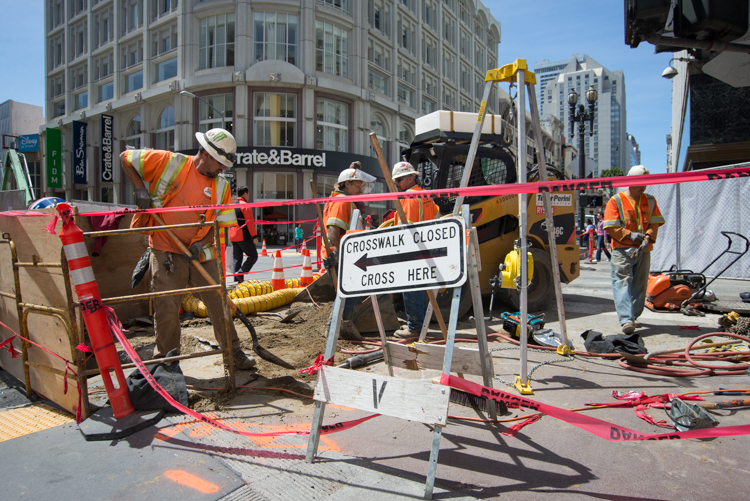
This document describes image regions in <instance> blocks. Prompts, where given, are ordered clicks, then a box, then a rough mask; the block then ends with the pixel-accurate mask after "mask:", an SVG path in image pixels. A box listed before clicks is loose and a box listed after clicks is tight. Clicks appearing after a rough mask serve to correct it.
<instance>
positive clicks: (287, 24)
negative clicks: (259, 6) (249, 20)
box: [254, 12, 298, 65]
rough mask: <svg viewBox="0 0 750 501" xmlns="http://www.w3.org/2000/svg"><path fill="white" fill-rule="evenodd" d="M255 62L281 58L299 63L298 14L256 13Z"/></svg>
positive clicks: (292, 62)
mask: <svg viewBox="0 0 750 501" xmlns="http://www.w3.org/2000/svg"><path fill="white" fill-rule="evenodd" d="M254 19H255V62H258V61H265V60H268V59H279V60H281V61H287V62H289V63H291V64H295V65H296V64H297V33H298V30H297V22H298V20H297V16H295V15H292V14H282V13H278V12H256V13H255V17H254Z"/></svg>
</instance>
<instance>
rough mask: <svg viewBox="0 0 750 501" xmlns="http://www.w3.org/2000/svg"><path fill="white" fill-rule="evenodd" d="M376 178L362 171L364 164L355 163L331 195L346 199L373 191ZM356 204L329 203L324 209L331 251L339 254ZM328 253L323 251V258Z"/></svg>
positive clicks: (342, 173)
mask: <svg viewBox="0 0 750 501" xmlns="http://www.w3.org/2000/svg"><path fill="white" fill-rule="evenodd" d="M375 179H376V178H375V177H374V176H371V175H370V174H368V173H366V172H364V171H363V170H362V164H361V163H359V162H353V163H352V164H351V165H350V166H349V168H348V169H344V170H343V171H342V172H341V174H339V178H338V181H337V182H336V184H335V186H334V190H333V192H332V193H331V196H332V197H345V196H349V195H360V194H362V193H369V192H370V191H372V187H373V183H374V182H375ZM353 209H354V204H353V203H352V202H347V201H343V200H342V201H341V202H338V201H337V202H328V203H327V204H326V205H325V209H323V224H325V226H326V231H327V233H328V240H329V242H330V244H331V250H332V251H334V252H336V253H338V249H339V243H340V241H341V237H343V236H344V235H345V234H346V232H347V231H349V223H350V222H351V217H352V211H353ZM327 255H328V253H327V252H326V250H325V249H323V257H327Z"/></svg>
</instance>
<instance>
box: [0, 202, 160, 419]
mask: <svg viewBox="0 0 750 501" xmlns="http://www.w3.org/2000/svg"><path fill="white" fill-rule="evenodd" d="M105 210H109V207H107V208H106V209H105ZM36 212H45V213H50V212H54V209H42V210H41V211H36ZM130 217H131V216H125V217H124V218H123V219H122V220H121V221H120V227H121V228H127V227H129V225H130ZM51 221H52V218H51V217H47V216H44V217H19V216H12V215H9V214H5V213H0V231H2V232H7V233H8V234H9V235H10V237H11V239H12V241H13V242H14V244H15V247H16V252H17V254H18V260H19V261H20V262H31V261H32V259H33V256H37V257H38V259H39V262H41V263H60V261H61V256H62V254H61V252H62V241H61V240H60V237H59V236H57V235H51V234H49V233H47V232H46V231H45V230H44V229H45V227H46V226H47V225H48V224H49V223H50V222H51ZM76 224H77V225H78V226H79V227H80V228H81V229H82V230H83V231H91V226H90V224H89V221H88V218H86V217H82V216H77V217H76ZM61 228H62V223H61V222H60V221H58V222H57V225H56V228H55V230H56V232H57V233H59V232H60V229H61ZM93 245H94V239H92V238H87V239H86V246H87V248H88V250H89V254H90V253H91V248H92V247H93ZM147 246H148V240H147V237H145V236H143V235H140V234H132V235H124V236H116V237H110V238H109V241H108V242H107V243H106V244H105V245H104V246H103V247H102V252H101V254H100V255H99V256H98V257H92V258H91V265H92V268H93V270H94V276H95V277H96V280H97V283H98V284H99V289H100V293H101V295H102V297H104V298H106V297H113V296H124V295H131V294H138V293H142V292H148V290H149V281H150V278H149V276H148V275H147V276H146V277H145V278H144V280H143V282H141V284H140V285H139V286H138V287H137V288H136V289H131V288H130V282H131V280H130V276H131V275H132V271H133V267H134V266H135V264H136V263H137V262H138V259H139V258H140V257H141V255H142V254H143V252H144V251H145V250H146V248H147ZM11 262H12V260H11V252H10V246H9V245H8V244H0V270H2V271H1V272H0V291H3V292H6V293H10V294H15V282H14V279H13V270H12V265H11ZM19 277H20V285H21V294H22V301H23V302H26V303H31V304H35V305H42V306H50V307H54V308H60V309H63V310H65V311H66V314H65V315H63V316H64V318H65V319H66V320H67V321H68V322H70V318H69V317H68V315H67V298H66V293H65V282H64V279H63V275H62V270H61V269H60V268H29V267H24V268H21V269H20V270H19ZM73 298H74V300H75V299H76V296H75V292H73ZM113 307H114V309H115V312H116V313H117V314H118V316H119V317H120V319H121V320H127V319H129V318H133V317H138V316H146V315H147V314H148V301H139V302H129V303H122V304H119V305H114V306H113ZM28 318H29V320H28V329H29V338H30V339H31V340H32V341H34V342H36V343H39V344H40V345H42V346H44V347H45V348H46V349H48V350H50V351H52V352H53V353H56V354H58V355H60V356H61V357H63V358H64V359H66V360H71V361H72V360H73V354H72V353H71V348H70V341H69V339H68V334H67V332H66V330H65V327H64V323H63V321H61V320H59V319H57V318H54V317H51V316H47V315H41V314H37V313H32V314H31V315H30V316H29V317H28ZM0 321H2V322H3V323H5V324H6V325H8V327H10V328H11V329H13V330H14V331H15V332H17V333H19V334H20V333H21V331H20V325H19V319H18V311H17V307H16V302H15V300H14V299H11V298H7V297H5V296H0ZM80 328H81V326H80V325H79V332H77V333H76V341H81V332H82V330H80ZM10 336H12V333H10V332H8V331H7V330H6V329H4V328H1V329H0V341H4V340H6V339H8V338H9V337H10ZM74 344H78V343H77V342H76V343H74ZM13 345H14V346H15V347H16V348H18V349H19V352H20V347H21V344H20V342H18V341H14V342H13ZM29 361H30V362H35V363H38V364H42V365H46V366H51V367H53V368H55V369H59V370H61V371H65V363H64V362H63V361H61V360H59V359H58V358H56V357H54V356H53V355H50V354H48V353H45V352H44V351H42V350H40V349H38V348H32V349H30V350H29ZM0 365H1V366H2V367H3V368H4V369H5V370H6V371H8V372H9V373H11V374H12V375H13V376H14V377H15V378H17V379H18V380H19V381H21V382H24V381H25V377H24V371H23V364H22V362H21V358H20V357H19V358H11V355H10V354H9V353H8V352H7V350H1V351H0ZM30 379H31V386H32V388H33V389H34V391H36V392H38V393H40V394H41V395H44V397H46V398H48V399H50V400H52V401H53V402H55V403H56V404H58V405H59V406H60V407H62V408H64V409H66V410H68V411H70V412H72V413H75V411H76V408H77V406H78V393H77V390H76V385H75V381H69V385H68V389H67V393H65V392H64V385H63V377H62V376H59V375H56V374H52V373H49V372H46V371H42V370H39V369H36V368H34V367H31V368H30ZM84 417H86V416H84Z"/></svg>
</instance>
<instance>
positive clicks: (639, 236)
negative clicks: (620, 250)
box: [630, 231, 646, 244]
mask: <svg viewBox="0 0 750 501" xmlns="http://www.w3.org/2000/svg"><path fill="white" fill-rule="evenodd" d="M644 238H646V235H645V234H644V233H638V232H637V231H631V232H630V240H632V241H633V242H635V243H637V244H639V243H641V242H643V239H644Z"/></svg>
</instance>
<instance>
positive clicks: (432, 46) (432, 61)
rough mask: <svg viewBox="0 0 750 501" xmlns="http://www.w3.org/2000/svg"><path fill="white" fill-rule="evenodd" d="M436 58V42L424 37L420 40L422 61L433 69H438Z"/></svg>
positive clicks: (429, 37)
mask: <svg viewBox="0 0 750 501" xmlns="http://www.w3.org/2000/svg"><path fill="white" fill-rule="evenodd" d="M437 58H438V44H437V40H436V39H434V38H432V37H431V36H424V37H423V38H422V60H423V61H424V62H425V63H427V64H429V65H430V66H432V67H433V68H438V63H437V60H438V59H437Z"/></svg>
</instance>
